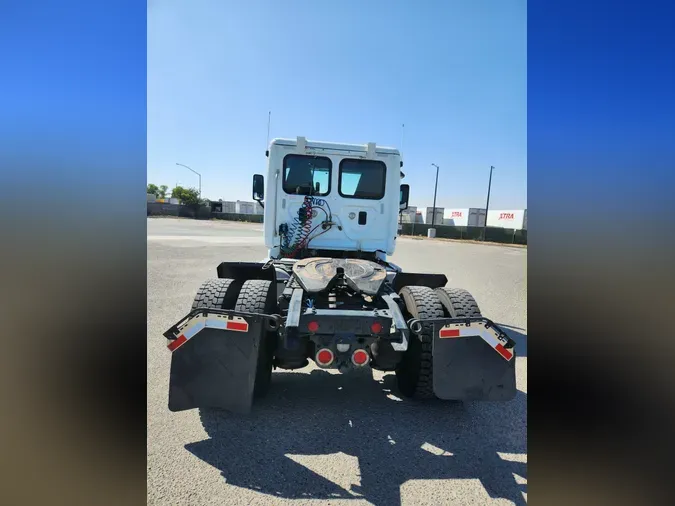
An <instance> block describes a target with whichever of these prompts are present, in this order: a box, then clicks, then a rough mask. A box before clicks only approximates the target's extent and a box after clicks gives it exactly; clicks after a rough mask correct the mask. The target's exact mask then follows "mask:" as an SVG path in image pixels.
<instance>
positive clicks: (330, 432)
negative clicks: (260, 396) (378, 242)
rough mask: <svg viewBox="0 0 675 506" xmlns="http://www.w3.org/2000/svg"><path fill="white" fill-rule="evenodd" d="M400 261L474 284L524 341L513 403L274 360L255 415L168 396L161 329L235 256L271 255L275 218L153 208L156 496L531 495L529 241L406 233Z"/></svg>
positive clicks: (379, 499) (455, 500)
mask: <svg viewBox="0 0 675 506" xmlns="http://www.w3.org/2000/svg"><path fill="white" fill-rule="evenodd" d="M398 242H399V244H398V249H397V251H396V254H395V255H394V256H393V257H392V261H393V262H395V263H396V264H398V265H400V266H401V267H403V269H404V270H406V271H418V272H439V273H444V274H445V275H446V276H447V277H448V279H449V282H448V286H456V287H461V288H466V289H467V290H469V291H470V292H472V293H473V295H474V297H475V298H476V299H477V301H478V303H479V305H480V307H481V310H482V312H483V314H484V315H486V316H488V317H489V318H491V319H492V320H493V321H495V322H497V323H499V324H502V325H504V326H505V329H506V330H507V331H509V333H510V334H511V336H512V337H513V338H514V339H515V340H516V341H517V343H518V344H517V351H518V355H519V356H518V358H517V363H516V373H517V382H518V390H519V392H518V395H517V397H516V398H515V399H514V400H513V401H511V402H508V403H502V404H499V403H494V404H489V403H467V404H461V403H459V404H452V403H443V402H430V403H423V404H420V403H417V402H411V401H408V400H407V399H401V398H400V397H398V394H397V391H396V385H395V381H394V376H393V374H391V373H387V374H383V373H379V372H371V371H367V372H365V371H359V372H356V373H352V374H344V375H341V374H331V373H328V372H325V371H321V370H319V369H317V368H316V367H314V366H312V365H310V366H308V367H306V368H304V369H301V370H299V371H294V372H290V371H275V372H274V374H273V377H272V389H271V391H270V394H269V395H268V397H266V398H265V399H264V400H263V401H261V402H259V403H258V404H257V405H256V406H255V408H254V411H253V413H252V414H251V415H248V416H235V415H224V416H219V417H204V419H203V420H200V414H199V412H198V411H197V410H191V411H187V412H182V413H171V412H170V411H169V410H168V408H167V391H168V378H169V362H170V353H169V351H168V350H167V349H166V341H165V339H164V337H163V336H162V332H163V331H165V330H166V329H167V328H168V327H169V326H170V325H172V324H173V323H175V322H176V321H177V320H178V319H179V318H181V317H182V316H184V315H185V314H186V313H187V311H188V309H189V308H190V304H191V303H192V298H193V297H194V294H195V293H196V291H197V289H198V287H199V285H201V283H202V282H203V281H204V280H206V279H208V278H213V277H216V266H217V265H218V264H219V263H220V262H221V261H224V260H248V261H256V260H260V259H262V258H264V257H265V256H266V249H265V246H264V244H263V240H262V225H259V224H250V223H233V222H218V221H195V220H186V219H175V218H149V219H148V503H149V504H162V505H177V504H189V505H204V504H208V505H223V504H228V505H230V504H242V505H244V504H246V505H248V504H286V503H292V504H349V505H357V504H376V505H382V506H385V505H386V506H389V505H396V504H405V505H407V504H411V505H412V504H415V505H421V504H428V505H439V504H458V505H459V504H461V505H466V504H481V505H482V504H493V503H494V504H512V503H515V504H525V503H526V499H527V464H526V462H527V346H526V344H527V330H526V329H527V306H526V296H527V284H526V283H527V282H526V272H527V249H523V248H510V247H504V246H490V245H482V244H464V243H459V242H444V241H432V240H420V239H409V238H399V239H398Z"/></svg>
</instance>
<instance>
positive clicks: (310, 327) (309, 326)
mask: <svg viewBox="0 0 675 506" xmlns="http://www.w3.org/2000/svg"><path fill="white" fill-rule="evenodd" d="M307 330H309V331H310V332H312V333H315V332H316V331H317V330H319V322H315V321H311V322H309V323H308V324H307Z"/></svg>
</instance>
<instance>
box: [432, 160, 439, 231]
mask: <svg viewBox="0 0 675 506" xmlns="http://www.w3.org/2000/svg"><path fill="white" fill-rule="evenodd" d="M431 165H433V166H434V167H436V186H434V214H432V215H431V226H432V227H433V226H434V225H435V224H436V190H438V169H439V167H438V165H436V164H435V163H432V164H431Z"/></svg>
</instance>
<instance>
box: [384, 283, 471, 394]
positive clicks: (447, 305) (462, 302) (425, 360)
mask: <svg viewBox="0 0 675 506" xmlns="http://www.w3.org/2000/svg"><path fill="white" fill-rule="evenodd" d="M399 295H400V296H401V298H402V299H403V302H404V304H405V308H406V313H407V315H406V316H407V317H408V318H416V319H427V318H444V317H450V318H464V317H475V316H481V313H480V309H479V308H478V304H477V303H476V300H475V299H474V298H473V296H472V295H471V294H470V293H469V292H467V291H466V290H463V289H461V288H445V287H444V288H436V289H435V290H434V289H431V288H429V287H426V286H406V287H403V288H402V289H401V291H400V293H399ZM433 338H434V336H433V333H432V330H431V328H428V327H424V328H423V329H422V332H420V334H419V335H412V334H411V337H410V342H409V343H408V350H407V351H406V352H405V353H404V354H403V358H402V359H401V361H400V362H399V365H398V367H397V368H396V380H397V383H398V388H399V390H400V391H401V393H402V394H403V395H405V396H406V397H413V398H416V399H432V398H435V395H434V389H433V386H434V381H433V375H434V368H433V355H432V352H433Z"/></svg>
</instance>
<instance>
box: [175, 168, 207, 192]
mask: <svg viewBox="0 0 675 506" xmlns="http://www.w3.org/2000/svg"><path fill="white" fill-rule="evenodd" d="M176 165H180V166H181V167H185V168H186V169H188V170H192V169H191V168H190V167H188V166H187V165H183V164H182V163H178V162H176ZM192 172H194V173H195V174H197V175H198V176H199V198H202V175H201V174H200V173H199V172H197V171H196V170H192Z"/></svg>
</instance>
